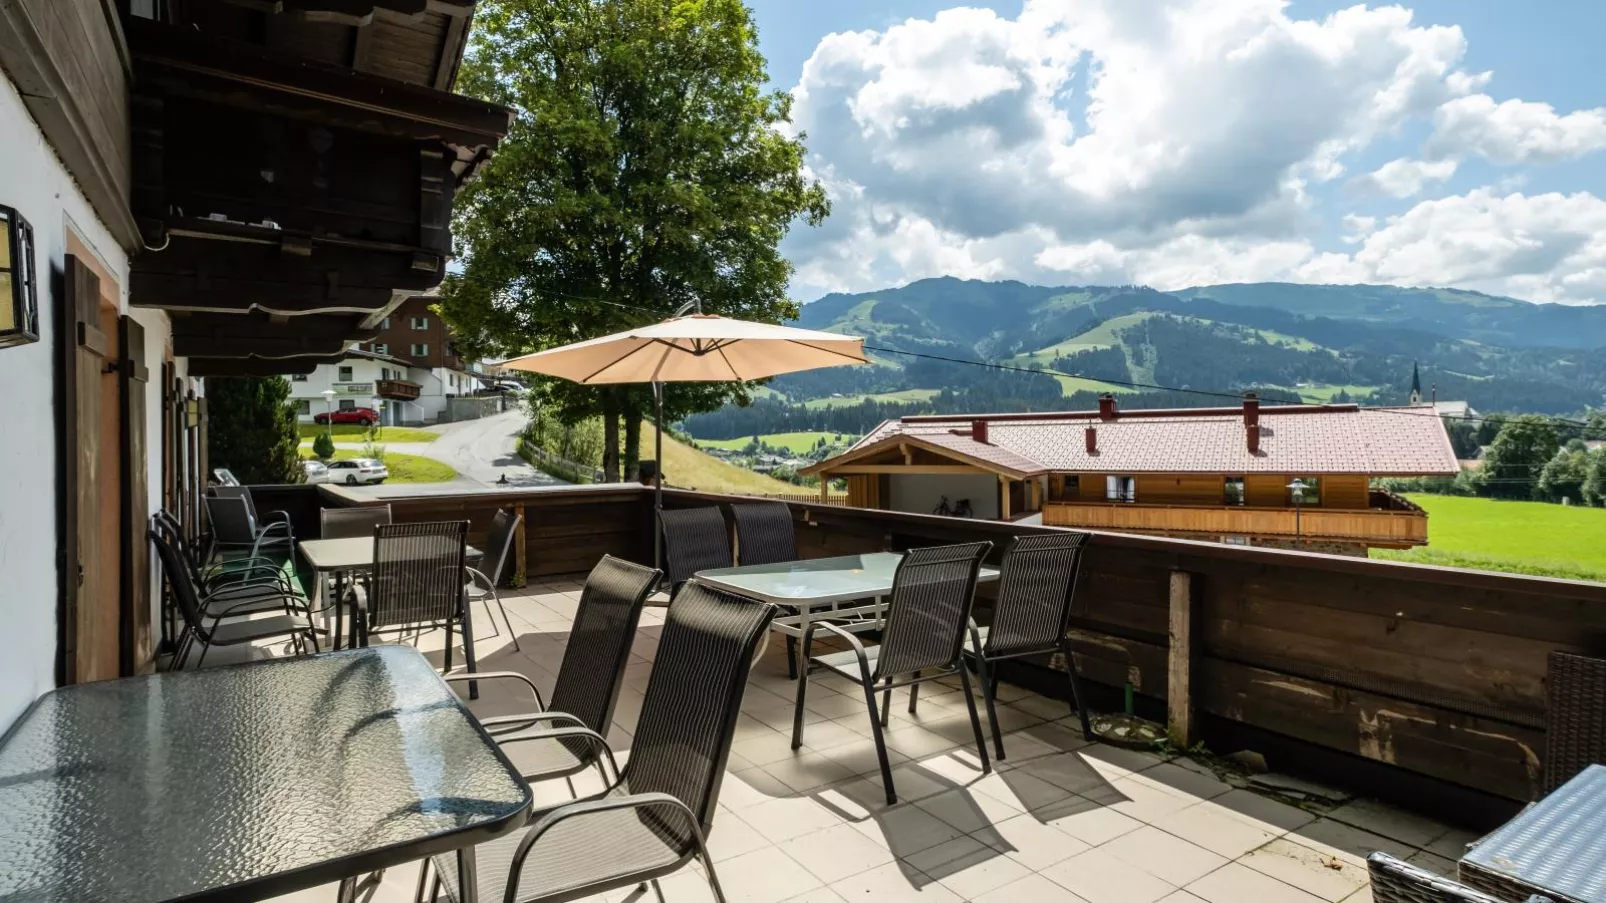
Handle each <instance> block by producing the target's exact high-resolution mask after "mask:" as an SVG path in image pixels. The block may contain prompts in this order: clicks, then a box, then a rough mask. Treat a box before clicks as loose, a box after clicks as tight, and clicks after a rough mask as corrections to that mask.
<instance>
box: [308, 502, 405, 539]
mask: <svg viewBox="0 0 1606 903" xmlns="http://www.w3.org/2000/svg"><path fill="white" fill-rule="evenodd" d="M388 523H390V506H389V505H374V506H373V507H367V508H321V509H319V511H318V526H319V527H320V528H321V529H320V530H319V534H318V535H319V536H320V537H322V538H323V539H355V538H357V537H360V536H373V535H374V528H375V527H382V526H384V525H385V524H388Z"/></svg>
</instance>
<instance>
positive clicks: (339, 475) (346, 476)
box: [329, 458, 390, 486]
mask: <svg viewBox="0 0 1606 903" xmlns="http://www.w3.org/2000/svg"><path fill="white" fill-rule="evenodd" d="M389 477H390V469H389V468H387V467H385V462H384V461H380V460H379V459H377V458H347V459H345V460H343V461H330V462H329V482H331V483H345V484H346V485H347V486H355V485H357V484H358V483H383V482H385V480H386V479H387V478H389Z"/></svg>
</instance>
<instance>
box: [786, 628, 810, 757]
mask: <svg viewBox="0 0 1606 903" xmlns="http://www.w3.org/2000/svg"><path fill="white" fill-rule="evenodd" d="M787 639H788V640H791V639H792V638H791V637H787ZM791 661H793V662H796V661H797V659H796V657H791ZM808 692H809V668H808V663H806V662H805V663H804V665H803V669H802V672H801V673H800V674H798V676H797V708H795V709H794V710H793V711H792V748H793V749H797V748H798V747H800V746H802V745H803V700H804V697H805V696H807V695H808Z"/></svg>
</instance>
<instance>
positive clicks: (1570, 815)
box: [1458, 765, 1606, 903]
mask: <svg viewBox="0 0 1606 903" xmlns="http://www.w3.org/2000/svg"><path fill="white" fill-rule="evenodd" d="M1458 865H1459V868H1458V874H1459V875H1460V878H1461V880H1462V882H1464V883H1466V884H1469V885H1471V886H1472V887H1475V888H1477V889H1479V890H1481V891H1484V892H1485V893H1489V894H1493V895H1494V896H1496V897H1500V898H1502V899H1505V900H1513V901H1520V900H1525V899H1527V898H1528V897H1529V896H1530V895H1533V894H1542V895H1544V896H1548V897H1552V898H1554V899H1556V900H1570V901H1576V903H1606V765H1591V766H1589V767H1588V768H1585V769H1584V770H1583V771H1582V772H1579V773H1578V774H1577V775H1576V776H1574V777H1573V779H1572V780H1570V781H1568V782H1567V783H1566V784H1563V785H1562V786H1560V787H1558V788H1556V789H1555V790H1554V791H1552V792H1551V793H1549V794H1548V795H1546V796H1545V797H1544V798H1543V799H1541V800H1540V801H1539V802H1537V803H1535V804H1533V805H1532V806H1529V807H1528V808H1527V809H1525V810H1523V811H1522V812H1521V813H1520V814H1518V815H1517V817H1516V818H1513V819H1512V820H1511V821H1509V822H1506V823H1505V824H1504V825H1502V826H1501V827H1500V829H1499V830H1497V831H1495V832H1494V833H1493V834H1490V835H1489V836H1488V837H1485V838H1484V839H1483V840H1481V841H1479V842H1478V843H1477V844H1475V845H1473V847H1472V848H1471V849H1470V850H1469V851H1468V852H1467V854H1466V856H1464V857H1462V859H1461V861H1460V863H1459V864H1458Z"/></svg>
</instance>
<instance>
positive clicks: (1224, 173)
mask: <svg viewBox="0 0 1606 903" xmlns="http://www.w3.org/2000/svg"><path fill="white" fill-rule="evenodd" d="M1287 6H1288V5H1287V4H1286V3H1284V2H1281V0H1165V2H1163V3H1161V2H1160V0H1154V2H1148V3H1141V4H1138V3H1132V2H1130V0H1078V2H1076V3H1067V2H1064V0H1025V4H1024V8H1023V10H1022V12H1021V14H1020V15H1019V16H1018V17H1017V18H1013V19H1011V18H1007V17H1005V16H1001V15H999V14H997V13H995V12H993V11H991V10H986V9H971V8H956V9H950V10H947V11H944V12H942V13H939V14H937V15H936V16H934V17H933V18H931V19H929V20H909V21H906V22H903V23H900V24H895V25H891V26H889V27H887V28H885V29H884V30H881V31H862V32H852V33H842V34H832V35H828V36H826V37H825V38H824V39H822V40H821V41H820V43H819V45H818V47H817V48H816V49H815V52H814V54H813V56H812V57H811V58H810V59H809V61H808V62H807V63H806V64H805V66H804V69H803V74H802V77H801V80H800V82H799V84H798V85H797V87H796V88H795V89H794V97H795V101H796V102H795V106H794V109H793V114H794V121H795V126H796V128H797V129H799V130H801V131H805V132H807V134H808V146H809V152H810V154H809V165H810V168H811V170H812V171H813V172H814V173H815V174H816V176H817V177H819V178H820V179H821V180H822V181H823V182H824V183H825V184H826V186H827V189H828V191H829V192H830V193H831V196H832V198H833V202H834V211H833V214H832V216H831V218H830V220H828V222H827V224H826V226H825V227H824V228H822V229H799V230H796V231H795V232H794V233H793V234H792V236H791V237H789V239H788V242H787V246H786V250H787V252H788V254H789V256H790V257H791V258H792V260H793V261H794V262H795V263H796V264H797V267H798V272H797V278H796V284H797V286H798V287H799V289H800V290H799V294H800V295H803V296H805V297H806V296H808V295H809V294H810V293H817V292H822V291H828V290H850V291H851V290H864V289H869V288H874V287H878V286H882V285H887V284H892V283H899V282H904V281H908V280H912V279H918V278H922V277H926V276H936V275H957V276H968V277H972V278H1020V279H1027V280H1035V281H1057V282H1082V283H1099V282H1105V283H1108V282H1126V281H1141V282H1146V283H1149V284H1152V285H1155V286H1156V287H1161V288H1166V287H1176V286H1181V285H1185V284H1196V283H1201V282H1213V281H1229V280H1255V279H1297V280H1303V281H1325V280H1329V279H1331V280H1334V281H1359V280H1362V279H1366V278H1376V279H1392V278H1399V279H1405V278H1407V277H1409V278H1411V279H1413V280H1417V281H1426V282H1439V283H1440V284H1443V283H1447V282H1453V281H1454V280H1455V279H1467V280H1483V281H1485V282H1487V283H1488V284H1491V285H1493V284H1497V283H1498V284H1510V285H1520V286H1523V287H1525V288H1526V287H1529V286H1530V285H1531V286H1532V287H1533V289H1534V292H1533V293H1534V294H1535V296H1536V297H1555V298H1564V299H1568V300H1578V299H1581V298H1584V297H1591V296H1589V295H1587V294H1586V291H1598V290H1597V289H1595V288H1587V289H1586V287H1587V286H1592V285H1596V282H1595V281H1593V280H1595V278H1596V277H1592V276H1589V275H1588V270H1587V267H1586V268H1584V269H1577V270H1576V271H1572V270H1568V271H1567V272H1561V271H1559V270H1553V271H1547V272H1546V273H1544V274H1540V273H1538V272H1530V270H1531V269H1532V268H1531V267H1528V266H1527V264H1525V263H1524V262H1523V261H1524V260H1528V259H1532V260H1539V259H1542V258H1544V257H1545V255H1544V254H1542V253H1536V252H1530V253H1529V255H1528V256H1527V257H1526V258H1525V257H1523V256H1522V255H1519V254H1515V253H1513V254H1503V253H1497V252H1496V253H1490V254H1488V259H1486V260H1485V261H1484V264H1485V266H1484V268H1483V269H1481V270H1478V271H1477V272H1476V273H1475V272H1474V271H1473V269H1471V268H1468V267H1465V266H1461V265H1458V264H1457V263H1456V261H1455V258H1456V257H1457V254H1456V253H1453V251H1454V249H1456V248H1459V247H1460V246H1461V244H1462V243H1463V242H1471V241H1473V240H1474V238H1473V236H1472V235H1470V234H1469V235H1464V236H1457V235H1454V234H1451V231H1450V230H1449V223H1448V221H1447V222H1446V223H1445V224H1444V226H1443V227H1441V231H1435V232H1434V235H1435V238H1434V239H1433V240H1436V241H1439V242H1442V243H1444V246H1443V248H1441V252H1440V253H1439V254H1437V255H1434V254H1430V253H1428V252H1427V250H1426V243H1427V242H1428V241H1429V240H1428V239H1421V240H1418V241H1406V240H1405V236H1406V235H1408V234H1410V233H1411V232H1412V230H1426V229H1428V226H1427V225H1425V224H1426V222H1427V221H1428V220H1430V219H1432V218H1433V217H1434V215H1435V214H1434V213H1433V211H1439V210H1448V209H1450V207H1449V206H1440V207H1434V206H1432V205H1434V204H1439V205H1453V203H1454V202H1456V201H1460V202H1462V203H1463V204H1464V205H1470V206H1472V207H1479V206H1482V207H1485V208H1486V207H1489V206H1491V199H1496V200H1498V198H1496V196H1495V195H1493V194H1490V193H1488V192H1484V193H1481V194H1480V193H1479V192H1472V193H1470V194H1463V195H1460V196H1459V197H1451V198H1443V199H1440V200H1438V201H1431V202H1426V203H1422V204H1418V205H1417V206H1416V207H1414V208H1412V209H1411V210H1409V211H1405V212H1403V213H1400V214H1398V215H1396V216H1392V217H1385V216H1382V215H1381V213H1382V212H1381V211H1368V214H1373V213H1377V214H1379V215H1378V216H1372V215H1367V216H1361V215H1353V214H1352V215H1350V216H1346V217H1344V218H1343V219H1342V220H1336V221H1334V222H1333V223H1332V225H1327V224H1326V223H1324V217H1334V218H1336V215H1337V213H1338V211H1336V210H1332V209H1330V207H1329V205H1330V203H1331V202H1332V201H1334V200H1336V198H1335V197H1334V189H1333V187H1332V183H1334V182H1335V180H1337V179H1339V178H1340V177H1341V176H1342V175H1343V174H1344V173H1345V171H1346V169H1347V167H1348V165H1349V164H1350V163H1351V162H1352V161H1351V160H1350V159H1349V158H1350V157H1351V156H1352V155H1354V154H1356V152H1357V151H1360V150H1362V149H1364V148H1367V147H1370V146H1372V145H1374V144H1377V143H1380V142H1395V143H1398V142H1401V141H1403V140H1404V139H1405V136H1406V134H1407V132H1406V129H1407V126H1409V125H1410V124H1411V123H1413V122H1415V123H1423V122H1432V123H1433V125H1434V131H1433V134H1432V137H1431V138H1430V139H1429V141H1428V144H1427V145H1426V146H1425V147H1424V149H1423V154H1422V155H1421V158H1420V159H1418V158H1414V157H1400V158H1399V159H1395V160H1392V161H1390V162H1388V163H1385V164H1383V165H1382V166H1380V167H1377V168H1376V169H1375V170H1373V171H1372V172H1369V173H1364V174H1362V175H1360V176H1358V177H1355V178H1352V179H1350V180H1349V182H1348V185H1349V186H1351V187H1354V188H1359V189H1364V191H1365V192H1367V193H1370V194H1373V195H1375V196H1381V197H1383V198H1387V199H1403V198H1409V197H1412V196H1414V195H1417V194H1419V193H1421V192H1422V191H1423V190H1424V189H1425V188H1427V187H1428V186H1429V185H1433V184H1440V183H1446V182H1448V181H1449V180H1451V179H1452V178H1454V177H1455V176H1456V175H1457V173H1458V165H1459V163H1460V162H1461V161H1462V160H1463V159H1464V158H1465V157H1466V156H1467V155H1470V154H1481V155H1483V156H1486V157H1488V158H1490V159H1492V160H1496V161H1499V162H1524V163H1526V162H1533V161H1544V160H1553V159H1559V158H1562V157H1566V156H1569V155H1576V154H1577V153H1582V152H1584V151H1585V150H1586V149H1588V148H1590V147H1592V146H1593V145H1594V144H1595V143H1598V142H1601V141H1606V138H1603V137H1600V136H1597V135H1596V132H1595V129H1596V128H1597V126H1599V127H1600V128H1603V129H1606V117H1603V115H1602V114H1601V111H1583V112H1579V113H1571V114H1568V115H1565V116H1560V115H1557V114H1556V113H1555V112H1554V111H1553V110H1552V109H1551V108H1550V107H1549V106H1548V105H1545V104H1539V103H1527V102H1524V101H1507V102H1505V103H1501V104H1496V103H1494V102H1493V101H1492V100H1491V99H1490V98H1488V96H1487V95H1485V94H1482V93H1477V92H1480V91H1482V90H1483V89H1484V88H1485V87H1486V86H1487V85H1488V84H1489V81H1490V74H1489V73H1476V74H1474V73H1467V72H1465V71H1463V70H1461V69H1459V68H1458V66H1459V64H1460V61H1461V58H1462V56H1463V54H1464V52H1465V49H1466V48H1465V42H1464V40H1463V37H1462V34H1461V32H1460V30H1459V29H1458V28H1455V27H1439V26H1434V27H1423V26H1418V25H1416V24H1414V23H1413V21H1412V15H1411V13H1410V11H1409V10H1406V9H1403V8H1401V7H1398V6H1388V7H1383V8H1377V9H1368V8H1365V7H1360V6H1357V7H1353V8H1350V9H1345V10H1342V11H1340V12H1337V13H1334V14H1332V15H1330V16H1328V17H1326V18H1323V19H1294V18H1290V17H1289V16H1288V15H1287ZM1597 120H1599V122H1597ZM1510 184H1512V185H1513V186H1516V187H1520V182H1512V183H1510ZM1456 190H1460V189H1456ZM1522 197H1523V196H1522V195H1520V194H1511V195H1508V196H1506V200H1509V199H1510V198H1517V199H1522ZM1544 197H1551V196H1548V195H1543V196H1540V198H1544ZM1573 197H1574V198H1578V197H1582V198H1588V199H1589V200H1594V199H1593V198H1591V197H1590V196H1588V195H1582V196H1576V195H1575V196H1573ZM1528 200H1529V201H1530V202H1531V203H1530V206H1532V205H1533V204H1537V203H1538V201H1539V198H1534V199H1528ZM1502 203H1503V202H1502ZM1578 203H1579V204H1580V205H1582V204H1583V202H1578ZM1596 203H1599V202H1598V201H1597V202H1596ZM1521 206H1522V205H1521V204H1514V205H1513V206H1511V207H1510V208H1506V209H1502V210H1501V211H1500V212H1498V213H1496V212H1490V213H1487V215H1486V220H1485V221H1484V222H1483V223H1482V224H1481V227H1480V228H1481V230H1482V233H1487V234H1486V235H1485V237H1484V239H1483V240H1484V241H1485V242H1486V243H1487V245H1489V247H1490V249H1491V251H1497V250H1498V248H1499V247H1501V242H1502V241H1506V242H1511V243H1512V244H1513V245H1514V246H1520V245H1522V244H1523V243H1524V242H1525V241H1528V240H1530V239H1529V238H1526V237H1523V236H1516V235H1512V234H1509V233H1508V234H1499V233H1498V230H1499V229H1513V230H1515V229H1520V228H1523V226H1522V223H1523V222H1525V221H1527V220H1528V219H1529V218H1530V217H1527V216H1525V215H1521V214H1519V212H1518V209H1517V208H1518V207H1521ZM1380 223H1381V225H1380ZM1340 226H1341V228H1337V227H1340ZM1480 234H1481V233H1480ZM1545 234H1546V235H1549V236H1556V237H1557V238H1558V240H1560V239H1559V236H1560V231H1559V224H1558V226H1557V227H1556V228H1551V229H1549V230H1548V231H1546V232H1545ZM1539 240H1540V241H1541V242H1543V241H1546V240H1549V239H1546V238H1540V239H1539ZM1324 243H1325V244H1330V245H1332V247H1320V246H1319V244H1324ZM1346 244H1347V245H1349V246H1351V247H1352V248H1353V253H1342V252H1341V251H1339V250H1337V249H1338V248H1342V247H1344V246H1345V245H1346ZM1552 257H1554V255H1552ZM1566 260H1571V257H1569V256H1568V255H1562V256H1561V257H1559V258H1555V260H1554V261H1553V262H1555V263H1556V264H1557V266H1561V264H1562V262H1563V261H1566ZM1568 266H1572V265H1571V264H1568ZM1502 267H1504V268H1505V270H1504V272H1505V274H1506V276H1509V277H1510V278H1511V279H1513V280H1517V281H1513V282H1510V283H1502V282H1501V280H1502V279H1504V278H1506V277H1505V276H1502V275H1500V273H1499V272H1497V271H1500V270H1501V268H1502ZM1390 274H1397V275H1390ZM1569 274H1570V275H1569ZM1519 276H1520V277H1521V279H1519V278H1518V277H1519ZM1525 280H1526V281H1525ZM1455 284H1461V283H1455ZM1599 294H1600V296H1601V300H1606V291H1599Z"/></svg>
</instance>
